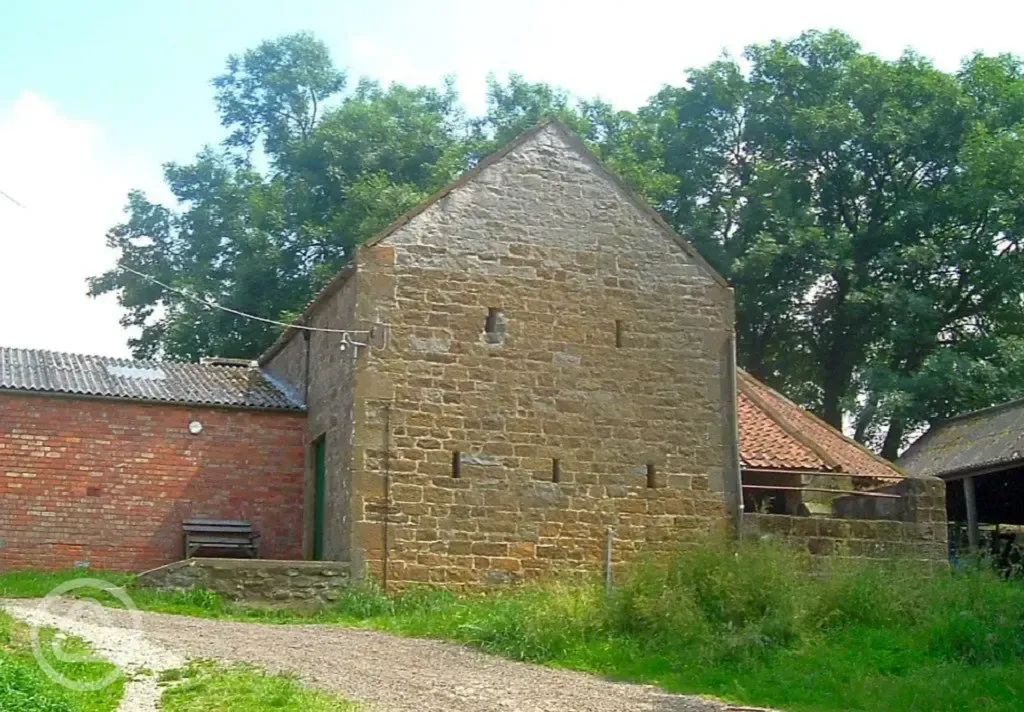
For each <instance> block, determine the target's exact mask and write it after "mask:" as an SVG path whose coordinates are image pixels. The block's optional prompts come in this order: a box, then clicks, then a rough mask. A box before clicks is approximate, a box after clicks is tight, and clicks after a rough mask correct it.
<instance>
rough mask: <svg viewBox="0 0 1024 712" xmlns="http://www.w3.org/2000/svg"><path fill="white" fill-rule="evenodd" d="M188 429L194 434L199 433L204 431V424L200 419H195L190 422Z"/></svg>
mask: <svg viewBox="0 0 1024 712" xmlns="http://www.w3.org/2000/svg"><path fill="white" fill-rule="evenodd" d="M188 431H189V432H190V433H192V434H193V435H199V433H201V432H203V424H202V423H200V422H199V421H198V420H193V421H192V422H191V423H189V424H188Z"/></svg>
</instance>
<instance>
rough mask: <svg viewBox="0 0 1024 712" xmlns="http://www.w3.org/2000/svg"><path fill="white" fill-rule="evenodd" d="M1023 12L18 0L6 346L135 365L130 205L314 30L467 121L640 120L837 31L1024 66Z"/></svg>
mask: <svg viewBox="0 0 1024 712" xmlns="http://www.w3.org/2000/svg"><path fill="white" fill-rule="evenodd" d="M1022 20H1024V3H1021V2H1020V1H1019V0H1002V1H998V2H997V1H994V0H975V1H974V2H971V3H955V4H954V3H949V4H948V5H944V4H942V3H934V2H917V1H914V2H910V1H907V0H888V1H887V2H875V1H874V0H868V1H862V2H856V3H855V2H842V3H837V2H834V1H831V2H830V1H827V0H826V1H822V0H817V1H816V2H803V1H798V0H776V1H775V2H770V3H769V2H764V1H763V0H761V1H760V2H746V1H733V2H730V3H721V4H719V3H713V2H712V3H709V2H699V3H694V2H685V1H683V0H666V1H665V2H654V1H652V0H630V2H628V3H613V2H607V3H606V4H604V5H603V4H601V3H600V2H595V1H594V0H589V1H585V2H584V1H576V0H562V1H560V2H559V1H556V0H549V1H548V2H541V1H539V0H517V2H514V3H489V2H480V1H479V0H476V1H473V0H468V1H457V0H431V1H430V2H411V1H401V0H376V1H375V2H373V3H366V2H356V1H354V0H328V1H319V0H292V1H291V2H281V1H280V0H272V1H266V0H245V1H236V0H216V1H214V2H210V1H209V0H177V1H176V2H156V1H155V0H145V1H143V0H90V2H75V1H74V0H0V191H2V192H3V193H5V194H6V195H7V196H9V198H8V197H5V196H4V195H2V194H0V346H15V347H23V348H45V349H54V350H61V351H74V352H80V353H92V354H102V355H112V356H126V355H128V347H127V339H128V337H129V333H128V332H127V331H126V330H125V329H123V328H122V327H121V326H120V324H119V318H120V316H121V311H120V309H119V308H118V306H117V303H116V300H115V299H114V298H113V295H108V296H107V297H104V298H100V299H91V298H89V297H87V296H86V279H87V278H88V277H89V276H91V275H96V274H99V273H100V272H102V271H104V270H105V269H109V268H110V267H111V266H113V264H114V262H115V260H116V253H115V252H114V251H112V250H110V249H108V248H107V247H106V245H105V237H104V235H105V232H106V230H107V229H108V228H109V227H110V226H112V225H114V224H116V223H117V222H118V221H119V219H120V218H121V216H122V214H123V213H122V209H123V206H124V203H125V196H126V193H127V192H128V190H130V189H132V188H140V189H143V190H145V191H146V192H147V193H149V195H150V197H151V198H154V199H159V200H164V201H170V195H169V193H168V192H167V190H166V188H165V187H164V186H163V183H162V179H161V166H162V165H163V164H164V163H165V162H167V161H187V160H189V159H190V158H191V157H192V156H193V155H194V154H195V153H196V152H197V151H198V150H199V149H200V148H202V146H203V145H204V144H207V143H216V142H218V141H219V140H221V139H222V138H223V136H224V132H223V130H222V128H221V127H220V125H219V121H218V119H217V116H216V113H215V110H214V106H213V100H212V98H213V93H212V90H211V87H210V84H209V81H210V79H211V78H213V77H214V76H216V75H217V74H219V73H221V72H222V70H223V68H224V62H225V60H226V58H227V56H228V55H229V54H231V53H238V52H242V51H244V50H246V49H248V48H251V47H254V46H255V45H257V44H258V43H259V42H261V41H262V40H265V39H271V38H274V37H277V36H280V35H283V34H288V33H291V32H296V31H300V30H309V31H312V32H313V33H314V34H316V35H317V36H318V37H319V38H320V39H322V40H323V41H325V42H326V43H327V45H328V46H329V47H330V49H331V51H332V53H333V56H334V59H335V61H336V63H337V64H338V65H339V66H340V67H341V68H343V69H345V70H346V71H347V72H348V74H349V77H350V78H351V79H355V78H357V77H360V76H369V77H373V78H376V79H379V80H381V81H384V82H391V81H398V82H403V83H407V84H430V85H438V84H439V83H440V81H441V79H442V78H443V77H444V76H445V75H449V74H451V75H454V76H455V77H456V79H457V83H458V87H459V90H460V93H461V95H462V97H463V100H464V103H465V104H466V106H467V108H468V109H469V110H470V111H471V112H473V113H478V112H480V111H482V110H483V108H484V106H485V102H486V96H485V80H486V76H487V74H488V73H492V72H493V73H494V74H496V75H497V76H498V77H499V78H503V77H505V76H507V74H508V73H509V72H518V73H520V74H522V75H524V76H525V78H526V79H528V80H530V81H544V82H548V83H551V84H554V85H557V86H560V87H562V88H564V89H567V90H569V91H570V92H572V93H573V94H576V95H579V96H584V97H595V96H599V97H601V98H603V99H605V100H607V101H610V102H611V103H612V104H613V105H615V106H616V107H618V108H624V109H633V108H636V107H637V106H639V105H641V104H642V103H644V102H645V101H646V99H647V98H648V97H649V96H650V95H652V94H654V93H655V92H657V91H658V89H660V88H661V87H662V86H663V85H665V84H676V85H678V84H680V83H682V82H683V81H684V79H685V76H686V69H687V68H689V67H696V66H701V65H704V64H707V63H708V62H711V61H713V60H714V59H716V58H717V57H718V56H719V55H720V54H721V53H722V52H723V51H725V52H730V53H732V54H733V55H739V54H740V53H741V52H742V49H743V47H745V46H747V45H749V44H751V43H759V42H767V41H769V40H772V39H788V38H792V37H794V36H795V35H797V34H799V33H800V32H801V31H804V30H808V29H828V28H838V29H842V30H844V31H846V32H848V33H850V34H851V35H852V36H853V37H854V38H855V39H857V40H858V41H859V42H860V43H861V44H862V45H863V46H864V48H865V49H866V50H868V51H871V52H875V53H877V54H879V55H881V56H883V57H886V58H894V57H896V56H898V55H899V54H900V53H901V52H902V51H903V50H905V49H906V48H908V47H912V48H913V49H915V50H916V51H918V52H919V53H921V54H923V55H925V56H927V57H930V58H931V59H933V60H934V61H935V62H936V64H937V65H938V66H939V67H941V68H943V69H947V70H955V69H956V68H957V66H958V65H959V63H960V60H961V59H962V58H963V57H965V56H967V55H969V54H971V53H973V52H975V51H983V52H985V53H988V54H994V53H1000V52H1013V53H1016V54H1024V33H1022V32H1021V31H1020V28H1021V26H1022V24H1024V23H1022Z"/></svg>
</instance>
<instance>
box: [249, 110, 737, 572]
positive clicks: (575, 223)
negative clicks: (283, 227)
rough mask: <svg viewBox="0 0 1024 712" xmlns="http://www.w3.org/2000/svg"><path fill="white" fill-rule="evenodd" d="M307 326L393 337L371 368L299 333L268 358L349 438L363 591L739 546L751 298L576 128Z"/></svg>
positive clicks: (367, 265) (352, 518)
mask: <svg viewBox="0 0 1024 712" xmlns="http://www.w3.org/2000/svg"><path fill="white" fill-rule="evenodd" d="M304 319H305V322H306V323H308V324H313V325H330V326H333V327H334V328H351V329H358V330H366V331H370V330H372V331H373V334H372V335H368V336H365V339H368V340H370V341H371V342H372V343H373V346H372V347H371V348H368V349H365V348H364V349H360V350H359V355H358V357H356V356H355V355H354V354H353V351H352V349H351V348H349V349H347V350H346V351H341V350H340V345H341V338H340V337H339V335H336V334H314V335H313V336H312V339H311V340H310V341H306V340H305V339H304V338H303V336H302V334H299V333H297V332H294V331H293V332H291V333H290V334H288V335H286V337H285V338H283V339H282V340H281V341H280V342H279V343H278V344H276V345H275V346H274V347H272V348H271V350H270V351H269V352H268V353H267V354H266V355H265V356H264V358H263V359H262V363H263V365H264V366H265V367H266V368H267V369H269V370H270V371H271V372H273V373H275V374H277V375H278V376H280V377H282V378H285V379H287V380H289V381H290V382H291V383H292V385H293V386H295V387H296V389H298V390H300V391H304V392H306V393H307V394H308V398H307V402H308V406H309V415H310V424H309V429H308V432H307V444H312V442H313V441H314V440H315V439H316V438H319V437H321V436H326V438H327V443H328V457H329V466H328V478H329V484H328V487H327V495H328V510H329V512H330V526H329V532H328V534H327V537H326V539H327V541H326V544H327V547H326V551H327V555H328V557H329V558H334V559H338V560H350V561H351V563H352V566H353V573H354V575H361V574H365V573H370V574H372V575H376V576H380V575H382V574H383V573H384V567H385V563H386V566H387V572H386V573H387V577H388V579H389V580H390V581H395V582H400V583H408V582H428V581H429V582H436V583H443V584H450V585H480V584H485V583H491V582H505V581H516V580H521V579H523V578H526V577H529V576H534V575H538V574H541V573H545V572H552V571H565V570H581V569H593V568H597V567H599V566H600V565H601V562H603V560H604V556H605V543H606V537H607V534H608V530H609V528H610V529H611V530H612V532H613V542H614V543H613V557H614V559H615V560H616V561H621V560H626V559H628V558H630V557H632V556H635V555H636V554H637V553H638V552H640V551H641V550H651V549H659V548H664V547H666V546H669V545H671V544H674V543H676V542H679V541H688V540H693V539H696V538H699V537H703V536H707V535H708V534H709V533H712V532H720V531H724V530H725V529H726V527H727V523H728V521H729V514H728V509H729V503H730V500H731V499H732V500H734V499H735V496H734V495H733V496H732V497H730V495H729V494H728V492H730V491H733V492H734V486H735V485H734V481H735V480H736V478H737V477H738V474H737V472H736V460H735V452H734V450H733V449H732V447H731V443H730V437H734V433H735V421H734V411H733V409H732V408H731V407H730V406H729V403H730V401H732V402H735V393H734V392H732V391H731V390H730V387H729V384H730V382H731V378H730V376H731V374H730V370H731V360H730V357H731V349H732V340H731V335H732V330H733V322H732V320H733V299H732V293H731V291H730V290H729V288H728V287H727V286H726V285H725V283H724V282H723V281H722V280H721V278H719V277H718V276H717V275H715V274H714V272H713V271H712V270H711V269H710V268H708V267H707V266H706V264H705V263H704V262H703V261H702V260H701V259H700V258H699V256H697V255H696V253H694V252H693V250H692V248H688V246H686V245H685V244H684V243H683V242H682V240H681V238H679V237H678V236H676V235H674V234H673V233H671V232H670V231H669V230H668V228H667V227H666V226H665V225H664V224H663V223H662V222H660V220H659V219H657V218H656V217H655V216H654V215H653V214H652V212H651V211H650V210H649V209H647V208H646V207H645V206H643V205H642V204H641V203H640V202H639V201H638V200H636V199H635V198H634V197H632V196H631V195H630V194H628V193H627V192H626V191H624V190H623V189H622V188H621V186H620V185H619V184H618V183H617V182H616V181H615V180H614V179H613V178H612V177H611V176H610V175H609V174H608V173H607V172H606V171H605V170H604V169H603V168H601V167H600V166H598V165H597V163H596V161H595V160H594V159H593V157H592V156H590V155H589V154H588V153H587V152H586V150H585V149H583V148H582V144H580V143H579V141H578V139H576V138H575V136H573V135H571V132H569V131H568V129H565V128H564V127H562V126H561V125H559V124H557V123H548V124H545V125H543V126H541V127H539V128H538V129H537V130H535V131H533V132H531V133H530V134H527V135H526V136H525V137H524V138H522V139H520V140H519V141H517V142H516V143H514V144H513V145H512V146H511V147H510V148H509V149H508V150H506V151H505V152H502V153H500V154H498V155H497V156H496V157H494V158H493V159H491V160H489V161H488V162H486V163H485V164H484V165H483V166H481V167H479V168H478V169H477V170H476V171H474V172H473V173H471V174H470V175H469V176H468V177H467V178H466V179H464V180H462V181H460V182H459V183H457V184H456V185H455V186H454V187H452V188H451V189H449V190H447V191H446V192H444V193H443V194H442V195H440V196H438V197H436V198H435V199H434V200H432V201H430V202H429V203H428V204H427V205H426V207H425V208H422V209H420V210H419V211H417V212H416V213H414V214H412V215H410V216H408V217H407V219H405V220H403V221H400V223H399V224H398V225H397V226H396V227H393V228H392V229H390V230H389V231H386V232H385V233H384V234H383V235H382V237H381V238H379V239H377V240H375V241H373V242H372V243H371V244H369V245H367V246H366V247H365V248H363V249H362V250H360V252H359V254H358V255H357V258H356V262H355V269H354V270H352V269H350V270H349V271H347V272H346V273H343V274H342V275H340V276H339V277H338V278H337V279H336V280H335V281H334V283H332V285H331V286H330V287H328V289H327V290H325V292H324V293H323V294H322V295H321V296H320V297H319V298H318V299H317V300H316V301H315V302H314V304H313V305H312V306H311V307H310V309H309V310H307V312H306V315H305V317H304ZM341 324H344V325H346V326H344V327H340V326H338V325H341ZM382 337H386V344H385V343H384V338H382ZM306 364H308V367H307V366H306ZM307 482H309V478H308V477H307ZM731 488H732V489H731ZM307 499H309V497H308V496H307ZM308 510H309V505H308V504H307V512H308ZM307 519H308V518H307ZM307 531H308V529H307ZM308 549H309V547H308V546H307V550H308Z"/></svg>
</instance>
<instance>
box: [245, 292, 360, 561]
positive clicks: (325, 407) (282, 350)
mask: <svg viewBox="0 0 1024 712" xmlns="http://www.w3.org/2000/svg"><path fill="white" fill-rule="evenodd" d="M348 274H349V273H343V274H342V275H340V276H339V278H338V279H336V280H335V281H334V282H333V283H332V284H331V285H329V286H328V287H327V288H326V289H325V291H324V292H323V293H322V294H321V295H320V297H319V298H318V300H319V305H318V308H317V309H316V310H315V312H314V313H313V314H312V315H311V317H310V318H309V320H308V325H309V326H313V327H316V328H320V329H360V328H362V327H361V326H360V325H359V324H357V323H356V321H355V305H356V292H355V280H353V279H350V278H349V277H348ZM341 344H342V337H341V335H340V334H334V333H326V332H293V333H292V334H291V335H290V336H289V338H287V339H286V340H284V341H282V342H281V343H279V344H277V345H276V346H275V347H274V348H273V349H271V351H270V352H268V354H267V355H266V356H265V357H264V358H263V359H262V366H263V367H264V368H265V369H266V370H267V371H268V372H270V373H271V374H272V375H274V376H276V377H279V378H283V379H284V380H286V381H287V382H288V383H289V384H290V385H292V386H293V387H294V388H295V389H296V390H298V391H299V392H300V393H303V394H304V395H305V398H306V406H307V412H308V421H307V425H306V439H305V442H306V467H305V471H306V476H305V483H306V487H305V502H304V512H305V521H306V537H305V540H306V546H305V553H306V556H307V557H312V554H313V502H314V500H313V498H314V496H315V488H314V465H313V462H312V458H313V444H314V443H315V442H316V441H317V440H318V439H320V438H324V442H325V444H326V448H327V450H326V460H327V487H326V492H325V493H324V496H325V506H326V517H327V526H326V527H325V530H324V547H323V558H324V559H327V560H333V561H349V559H350V557H351V554H352V551H351V531H352V527H351V522H352V514H351V506H352V490H351V486H352V438H353V434H354V431H355V424H354V421H353V416H354V404H355V388H356V385H355V362H354V360H353V351H352V349H351V348H347V349H346V350H344V351H343V350H342V349H341ZM307 350H308V353H307ZM307 364H308V373H307Z"/></svg>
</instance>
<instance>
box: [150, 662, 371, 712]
mask: <svg viewBox="0 0 1024 712" xmlns="http://www.w3.org/2000/svg"><path fill="white" fill-rule="evenodd" d="M161 680H162V681H163V682H165V683H171V686H169V687H168V688H167V689H166V690H165V691H164V693H163V698H162V703H163V710H164V712H211V711H212V710H216V712H357V710H359V709H361V708H360V707H359V706H358V705H356V704H354V703H352V702H346V701H345V700H342V699H341V698H339V697H336V696H334V695H330V694H327V693H325V692H318V691H315V690H310V689H307V688H305V687H303V686H302V684H301V683H299V682H298V681H297V680H296V679H295V678H293V677H290V676H287V675H270V674H267V673H265V672H262V671H260V670H258V669H256V668H254V667H251V666H248V665H232V666H228V667H224V666H219V665H216V664H213V663H208V662H198V663H193V664H192V665H189V666H188V667H187V668H182V669H180V670H173V671H170V672H168V673H164V674H163V675H161Z"/></svg>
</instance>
